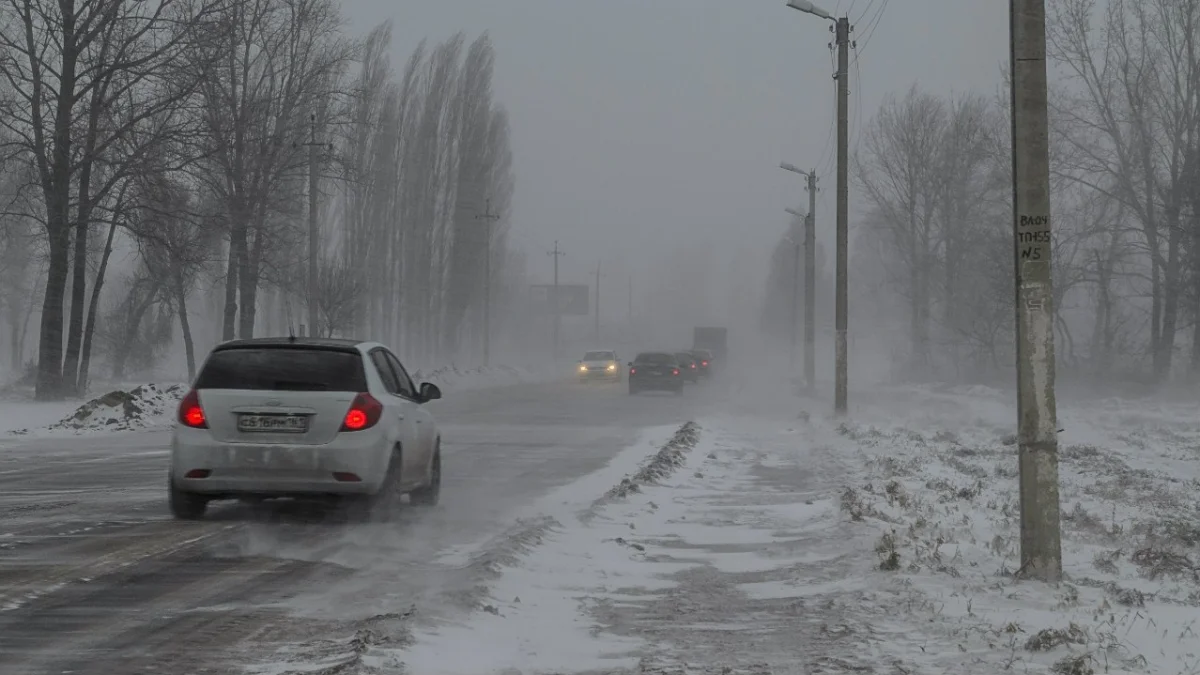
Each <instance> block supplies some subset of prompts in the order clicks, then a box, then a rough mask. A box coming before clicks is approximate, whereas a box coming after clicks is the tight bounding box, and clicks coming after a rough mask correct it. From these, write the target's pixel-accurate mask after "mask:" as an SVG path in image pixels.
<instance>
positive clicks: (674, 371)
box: [671, 368, 679, 375]
mask: <svg viewBox="0 0 1200 675" xmlns="http://www.w3.org/2000/svg"><path fill="white" fill-rule="evenodd" d="M671 374H672V375H678V374H679V369H678V368H672V369H671Z"/></svg>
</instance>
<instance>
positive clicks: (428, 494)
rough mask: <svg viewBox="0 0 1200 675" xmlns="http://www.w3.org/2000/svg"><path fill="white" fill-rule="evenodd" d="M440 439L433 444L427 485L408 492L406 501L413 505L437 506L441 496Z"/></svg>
mask: <svg viewBox="0 0 1200 675" xmlns="http://www.w3.org/2000/svg"><path fill="white" fill-rule="evenodd" d="M441 445H442V444H441V441H438V444H437V445H436V446H434V449H433V461H432V463H431V465H430V467H429V485H426V486H425V487H420V488H417V489H416V490H413V491H412V492H410V493H408V501H409V503H410V504H413V505H414V506H437V505H438V500H439V499H441V496H442V447H441Z"/></svg>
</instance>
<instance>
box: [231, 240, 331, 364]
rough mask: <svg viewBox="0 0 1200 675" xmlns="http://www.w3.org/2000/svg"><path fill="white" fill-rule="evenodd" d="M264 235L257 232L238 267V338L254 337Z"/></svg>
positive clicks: (311, 333) (310, 327)
mask: <svg viewBox="0 0 1200 675" xmlns="http://www.w3.org/2000/svg"><path fill="white" fill-rule="evenodd" d="M262 240H263V236H262V235H261V234H259V233H257V232H256V233H255V234H254V237H253V239H252V240H250V241H248V242H247V244H248V245H247V249H248V250H247V251H246V255H245V256H243V258H242V265H241V266H240V267H239V269H238V299H239V300H240V306H239V307H238V338H240V339H242V340H248V339H250V338H252V337H254V319H255V316H256V309H257V303H258V269H259V263H260V260H261V258H262ZM308 334H309V335H313V334H314V331H313V326H309V327H308Z"/></svg>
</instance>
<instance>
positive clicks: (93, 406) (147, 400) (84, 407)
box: [0, 366, 550, 441]
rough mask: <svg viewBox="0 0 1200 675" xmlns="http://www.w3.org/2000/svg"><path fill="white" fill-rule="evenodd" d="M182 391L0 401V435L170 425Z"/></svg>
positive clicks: (472, 378) (447, 374) (448, 377)
mask: <svg viewBox="0 0 1200 675" xmlns="http://www.w3.org/2000/svg"><path fill="white" fill-rule="evenodd" d="M413 378H414V379H416V380H418V381H420V382H432V383H434V384H436V385H438V387H440V388H442V389H444V390H445V391H446V393H448V394H450V393H453V392H454V391H468V390H479V389H488V388H492V387H504V386H510V385H516V384H526V383H533V382H540V381H547V380H549V379H550V376H548V375H546V374H544V373H541V372H538V371H532V370H528V369H524V368H515V367H512V366H491V367H486V368H485V367H478V368H457V367H454V366H444V367H441V368H435V369H432V370H429V371H428V372H422V371H419V370H418V371H414V372H413ZM186 392H187V385H186V384H182V383H148V384H141V385H137V386H134V387H130V388H128V389H115V390H113V391H110V392H108V393H105V394H103V395H100V396H97V397H95V398H93V399H91V400H89V401H87V402H85V403H82V404H80V403H79V402H78V401H75V402H61V401H60V402H53V403H35V402H28V401H9V400H6V401H3V402H0V440H9V441H11V440H19V439H22V438H56V437H71V436H79V435H90V434H96V433H122V432H131V431H142V430H152V429H162V428H166V427H168V426H170V424H171V423H172V421H173V419H174V415H175V407H176V406H177V405H178V404H179V399H180V398H182V397H183V395H184V394H185V393H186Z"/></svg>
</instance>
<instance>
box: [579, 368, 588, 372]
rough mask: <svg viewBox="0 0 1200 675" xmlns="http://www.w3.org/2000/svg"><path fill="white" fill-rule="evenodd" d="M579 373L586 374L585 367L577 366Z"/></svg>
mask: <svg viewBox="0 0 1200 675" xmlns="http://www.w3.org/2000/svg"><path fill="white" fill-rule="evenodd" d="M579 372H581V373H586V372H587V366H579Z"/></svg>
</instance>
